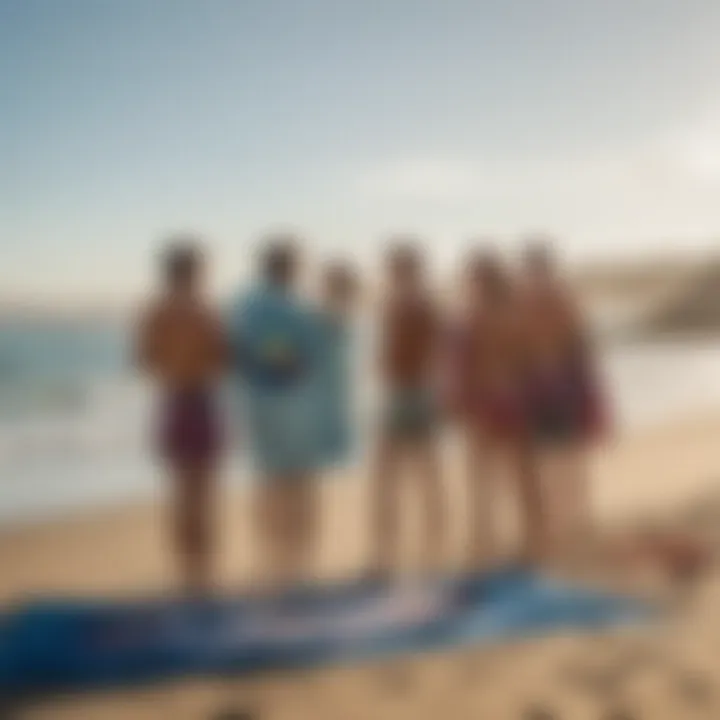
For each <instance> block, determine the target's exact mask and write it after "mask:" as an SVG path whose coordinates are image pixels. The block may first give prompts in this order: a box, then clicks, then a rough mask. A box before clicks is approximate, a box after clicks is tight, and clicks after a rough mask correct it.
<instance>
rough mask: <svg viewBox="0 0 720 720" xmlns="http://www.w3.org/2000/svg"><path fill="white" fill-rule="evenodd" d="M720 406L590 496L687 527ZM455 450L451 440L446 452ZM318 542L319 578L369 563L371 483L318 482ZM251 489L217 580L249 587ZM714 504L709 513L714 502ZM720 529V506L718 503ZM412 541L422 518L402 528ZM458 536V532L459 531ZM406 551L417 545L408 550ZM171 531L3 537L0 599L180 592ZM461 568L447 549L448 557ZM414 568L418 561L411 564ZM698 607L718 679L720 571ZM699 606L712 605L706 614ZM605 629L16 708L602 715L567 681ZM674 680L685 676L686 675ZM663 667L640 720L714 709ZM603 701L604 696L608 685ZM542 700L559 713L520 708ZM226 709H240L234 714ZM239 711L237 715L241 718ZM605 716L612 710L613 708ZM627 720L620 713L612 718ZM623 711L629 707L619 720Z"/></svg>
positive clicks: (605, 475) (122, 713) (86, 524)
mask: <svg viewBox="0 0 720 720" xmlns="http://www.w3.org/2000/svg"><path fill="white" fill-rule="evenodd" d="M718 437H720V414H710V415H705V416H701V417H695V418H692V419H689V420H686V421H683V422H676V423H674V424H671V425H667V426H664V427H662V428H657V429H653V430H646V431H644V432H638V433H635V434H634V435H628V436H624V437H619V438H617V439H616V440H614V441H613V442H612V443H610V444H609V445H608V447H606V448H604V449H603V450H602V451H600V452H598V453H597V456H596V457H595V458H594V471H593V494H594V500H595V508H596V512H597V515H598V518H599V519H600V521H601V523H602V524H603V525H605V526H609V525H612V524H613V523H631V524H632V523H633V522H634V521H635V519H636V518H642V517H646V516H647V515H648V514H655V515H658V516H666V517H668V518H670V519H672V518H675V519H676V520H677V521H678V522H681V521H682V518H681V516H680V511H681V509H682V508H684V507H686V506H687V505H688V504H692V503H693V502H697V499H698V498H702V497H706V496H707V497H709V498H712V497H717V495H718V490H719V489H720V482H719V481H720V452H718V448H717V442H718ZM448 452H449V453H450V454H452V453H451V449H449V451H448ZM458 467H459V463H458V462H457V459H456V458H452V457H449V458H448V468H449V470H450V472H449V473H448V475H449V483H450V485H451V492H450V495H451V507H450V508H449V511H450V513H451V514H452V517H453V519H456V520H458V522H454V523H453V526H455V527H459V526H460V522H459V521H460V520H461V515H460V513H461V510H462V493H461V492H460V486H459V483H458V482H457V480H458V478H457V477H456V476H455V475H456V473H453V472H452V470H454V469H457V468H458ZM322 492H323V502H324V511H325V523H326V524H325V527H324V531H323V533H324V542H323V543H322V552H321V556H320V558H319V561H318V574H319V575H322V576H337V575H345V574H351V573H352V572H353V571H354V569H356V568H357V567H359V566H360V564H361V563H362V561H363V557H364V553H365V546H366V540H367V538H366V537H364V518H365V486H364V484H363V478H362V477H360V476H359V474H355V475H345V476H338V477H334V478H329V479H328V481H327V482H326V483H325V484H324V485H323V489H322ZM250 507H251V505H250V496H249V494H248V492H246V491H234V492H233V494H230V493H228V494H226V495H223V496H222V498H221V499H220V501H219V502H218V508H219V514H220V518H221V528H220V538H219V546H220V553H219V562H220V566H219V574H220V577H221V578H222V583H223V585H224V586H226V587H236V586H242V585H243V584H246V583H248V582H250V581H251V578H252V572H253V561H254V554H253V539H252V533H251V531H250V528H249V523H248V517H249V515H248V513H249V510H250ZM706 507H707V508H708V512H712V507H711V506H710V504H709V501H708V503H706ZM717 519H718V523H719V524H720V513H718V518H717ZM407 535H408V537H409V538H410V541H411V539H412V513H410V518H409V522H408V533H407ZM454 539H455V541H456V545H457V544H458V543H459V542H460V540H461V537H460V536H459V535H458V536H457V537H455V538H454ZM408 557H410V558H411V557H412V546H411V545H409V555H408ZM170 560H171V558H170V556H169V554H168V548H167V546H166V544H165V541H164V516H163V508H162V507H161V506H151V505H143V506H130V507H123V508H112V509H106V510H97V511H93V512H92V513H90V512H88V513H85V514H79V515H75V516H72V517H69V518H67V519H62V520H53V521H51V522H46V523H41V524H38V523H36V524H33V525H27V526H24V527H15V528H12V529H5V530H3V531H1V532H0V567H1V568H2V574H1V575H0V596H1V597H2V600H3V602H4V603H8V602H12V601H14V600H17V599H19V598H22V597H23V596H25V595H27V594H35V593H53V594H62V593H71V594H102V595H116V596H118V595H123V594H126V595H143V594H152V593H158V592H163V591H167V590H170V589H171V588H172V585H173V573H172V571H173V566H172V563H171V562H170ZM448 560H449V562H450V563H452V561H453V558H452V557H449V559H448ZM409 562H412V560H410V561H409ZM706 584H707V589H705V590H703V592H702V593H701V594H700V596H699V600H700V602H699V603H698V606H697V607H696V608H695V609H693V610H692V612H689V613H688V614H687V617H684V618H683V619H682V622H683V626H684V628H683V630H682V632H681V633H680V638H681V641H682V646H683V648H684V649H683V650H682V652H680V651H678V658H679V660H680V661H681V663H685V664H686V665H687V666H688V668H690V669H692V670H693V672H700V673H710V675H709V676H708V677H709V678H710V679H711V680H712V683H713V684H714V682H715V680H716V679H720V667H719V666H718V663H717V661H716V653H717V649H718V644H717V643H718V642H720V622H718V618H717V613H716V612H715V611H714V607H713V606H716V605H717V601H718V600H720V578H718V582H714V580H713V579H712V578H711V579H710V580H708V581H707V583H706ZM703 608H704V609H703ZM610 644H611V641H610V638H608V637H601V638H598V637H595V638H593V637H571V636H567V637H552V638H547V639H543V640H537V641H532V642H527V643H523V644H521V645H517V644H513V645H510V644H506V645H502V646H499V647H494V648H483V647H480V648H478V649H475V650H470V651H469V650H462V651H458V652H455V653H443V654H442V655H437V656H433V657H417V658H409V659H404V660H393V661H392V662H389V663H388V662H384V663H383V664H382V665H375V666H365V667H357V668H339V669H330V670H323V671H318V672H312V673H309V674H305V675H303V676H302V677H301V676H296V675H293V676H290V675H288V676H287V677H274V678H268V679H260V680H252V681H244V680H232V681H224V682H219V681H214V682H209V681H208V682H184V683H181V684H172V685H165V686H163V687H159V688H153V689H146V690H138V691H133V692H131V693H122V694H108V693H105V694H101V695H94V696H89V697H83V698H75V699H68V700H63V701H57V702H54V703H53V704H52V705H46V706H42V707H37V708H34V709H30V710H28V711H27V712H23V713H20V714H17V715H14V716H13V717H22V718H48V720H61V719H62V718H72V720H84V719H85V718H87V719H88V720H95V718H97V719H98V720H104V719H108V720H109V719H111V718H119V719H120V718H122V719H125V718H127V719H128V720H130V719H132V720H141V719H143V718H148V719H150V718H152V719H153V720H156V719H159V718H174V719H177V720H181V719H184V718H187V719H188V720H194V719H196V718H197V719H200V718H211V717H213V713H217V712H218V711H220V710H222V709H223V708H224V707H226V706H228V705H232V704H233V703H235V704H236V707H239V708H251V709H253V710H254V711H257V712H258V715H257V717H262V718H272V719H273V720H275V719H276V718H277V719H278V720H279V719H280V718H288V720H290V719H293V720H294V719H300V718H329V719H333V720H344V719H345V718H348V719H350V718H358V719H362V718H368V719H372V720H375V719H376V718H385V717H388V718H390V717H392V718H404V717H408V718H410V717H412V718H425V717H427V718H431V717H432V718H436V717H438V715H439V714H440V713H444V715H445V716H446V717H448V718H492V720H503V719H504V718H508V719H510V718H531V717H536V718H538V719H539V718H541V717H547V718H550V717H552V718H568V719H569V720H584V718H587V719H588V720H595V719H597V720H603V719H604V718H605V717H606V716H605V715H603V714H602V712H603V711H602V708H603V707H604V706H605V705H607V703H608V702H609V700H608V698H604V699H599V698H598V696H597V693H596V694H595V695H593V693H592V692H589V691H587V690H586V689H583V688H582V687H580V686H579V685H578V683H573V682H572V681H570V680H568V678H566V677H565V676H564V673H565V674H567V672H566V671H567V670H568V668H570V669H572V668H577V667H578V666H579V664H581V663H583V662H586V661H587V662H588V663H590V664H591V665H592V664H593V663H595V664H597V663H600V664H602V663H603V662H605V663H606V664H607V663H608V662H610V663H611V662H612V659H610V660H608V659H607V657H605V659H603V657H604V656H607V654H608V652H609V650H608V647H609V645H610ZM676 679H677V678H676ZM671 680H672V678H670V679H668V673H666V672H663V671H661V670H655V671H653V670H652V669H649V670H648V671H647V672H642V673H637V678H636V677H635V676H634V675H633V677H632V678H631V682H629V687H628V692H627V694H626V696H625V701H626V702H627V703H629V706H630V707H632V708H635V709H636V710H634V711H633V712H635V711H636V712H637V714H633V715H628V716H627V717H632V718H652V720H664V719H665V718H672V720H682V718H688V719H690V718H698V720H699V719H700V718H708V720H710V719H711V718H717V717H720V703H719V704H715V705H713V704H712V700H711V699H708V698H700V699H698V698H697V697H693V698H688V697H684V696H683V692H682V688H680V689H678V687H676V685H677V682H675V681H671ZM601 695H602V693H601ZM535 705H540V706H546V707H547V708H548V709H549V710H551V711H552V713H554V714H552V715H547V716H545V715H532V714H523V713H527V712H529V708H531V706H535ZM228 717H230V716H228ZM238 717H239V716H238ZM607 717H608V720H609V717H611V716H607ZM617 717H618V718H619V717H621V716H619V715H618V716H617ZM622 717H625V716H622Z"/></svg>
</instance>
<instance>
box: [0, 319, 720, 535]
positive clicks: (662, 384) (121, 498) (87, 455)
mask: <svg viewBox="0 0 720 720" xmlns="http://www.w3.org/2000/svg"><path fill="white" fill-rule="evenodd" d="M129 338H130V325H129V324H125V323H122V322H106V323H92V324H90V323H80V322H78V323H63V324H59V323H54V324H52V323H39V322H28V321H18V322H15V323H12V324H7V323H6V324H5V325H3V326H2V327H0V524H6V523H9V522H17V521H22V520H25V519H28V518H35V517H45V516H48V515H55V514H58V513H63V512H67V511H73V510H77V509H81V508H83V507H87V506H92V505H107V504H116V503H121V502H129V501H133V500H136V499H143V498H148V497H152V496H153V495H156V494H158V493H162V491H163V483H162V481H161V469H160V468H158V467H157V465H156V463H155V462H154V461H153V455H152V429H153V417H154V412H155V402H154V398H153V395H152V392H151V390H150V388H149V387H148V386H147V385H146V384H144V382H143V381H142V379H141V378H139V377H138V374H137V372H136V370H135V368H134V367H133V364H132V353H131V352H130V342H129ZM358 340H359V341H358V343H357V351H356V355H357V363H356V377H355V387H356V389H357V390H358V392H357V393H356V395H357V397H358V398H359V399H360V400H361V402H359V403H358V411H357V413H358V425H359V426H360V427H361V428H363V429H367V428H368V427H369V425H370V422H371V418H372V417H373V416H374V413H375V411H376V410H375V406H376V404H377V403H376V400H377V392H376V388H375V387H374V385H373V383H372V374H371V373H370V372H369V371H368V368H369V367H370V365H371V358H372V357H373V355H374V353H373V352H372V351H371V344H372V343H371V331H370V329H369V327H366V328H364V329H363V330H362V331H361V334H360V337H359V338H358ZM601 361H602V362H601V364H602V369H603V374H604V377H605V379H606V381H607V386H608V389H609V392H610V396H611V400H612V406H613V410H614V414H615V418H616V420H617V422H618V423H619V424H620V426H621V429H622V428H625V429H633V428H638V427H649V426H652V425H653V424H662V423H665V422H668V421H671V420H674V419H678V420H679V419H681V418H682V417H683V416H684V415H688V416H689V415H692V414H693V413H696V412H699V411H703V410H706V409H710V408H712V407H715V406H720V342H706V343H693V344H645V345H632V346H630V345H628V346H620V345H616V346H606V347H604V348H603V349H602V351H601ZM230 394H231V393H228V396H229V395H230ZM230 406H231V403H229V405H228V408H227V413H228V415H227V420H228V422H229V423H233V422H234V420H233V418H234V415H233V413H232V412H231V409H230ZM231 438H232V439H233V440H234V442H233V444H232V448H231V450H232V452H231V456H230V459H229V462H228V464H227V466H226V469H225V478H224V479H225V482H226V483H228V484H233V483H242V482H246V481H247V479H248V477H249V476H250V472H249V470H248V467H247V463H246V462H245V454H244V448H243V433H242V427H240V426H238V425H237V424H236V425H233V426H232V429H231ZM362 455H363V445H362V443H360V446H359V454H358V456H357V457H356V458H355V462H361V461H362Z"/></svg>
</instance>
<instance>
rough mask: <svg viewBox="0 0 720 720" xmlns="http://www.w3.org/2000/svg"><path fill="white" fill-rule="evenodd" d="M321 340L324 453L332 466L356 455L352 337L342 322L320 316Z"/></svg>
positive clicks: (317, 379) (319, 370) (319, 367)
mask: <svg viewBox="0 0 720 720" xmlns="http://www.w3.org/2000/svg"><path fill="white" fill-rule="evenodd" d="M317 321H318V325H319V340H318V343H317V346H316V347H317V350H318V352H317V372H316V373H315V374H314V378H313V379H314V382H315V383H316V385H317V397H318V402H319V403H321V406H320V409H319V416H320V420H321V422H322V431H321V432H320V433H319V438H318V439H319V442H320V445H321V447H320V452H321V453H322V454H323V455H324V457H325V462H326V463H327V464H328V465H337V464H338V463H342V462H344V461H346V460H347V459H348V456H349V455H350V453H351V451H352V449H353V448H352V440H353V420H354V418H353V408H352V404H353V403H352V398H351V395H352V392H351V391H352V368H351V356H352V334H351V329H350V327H349V326H348V325H347V324H346V323H345V322H344V321H342V320H339V319H337V318H333V317H331V316H329V315H327V314H325V313H318V318H317Z"/></svg>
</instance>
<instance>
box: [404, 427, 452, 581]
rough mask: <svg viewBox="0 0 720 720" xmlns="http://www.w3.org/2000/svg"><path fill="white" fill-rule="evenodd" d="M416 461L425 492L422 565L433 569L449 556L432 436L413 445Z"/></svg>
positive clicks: (438, 473) (441, 493)
mask: <svg viewBox="0 0 720 720" xmlns="http://www.w3.org/2000/svg"><path fill="white" fill-rule="evenodd" d="M412 455H413V457H414V458H415V459H416V460H417V464H418V473H417V481H418V483H419V485H420V491H421V493H422V503H423V514H424V521H425V522H424V525H423V544H424V548H423V558H422V560H423V565H424V566H425V567H426V568H427V569H429V570H430V571H431V572H434V571H437V570H439V569H440V568H441V567H442V563H443V562H444V560H445V555H446V552H445V551H446V547H447V542H446V524H445V513H446V496H445V488H444V487H443V483H442V474H441V472H440V458H439V448H438V446H437V443H436V442H435V438H434V437H433V436H431V437H429V438H427V439H424V440H422V441H421V442H419V443H418V444H416V445H415V446H413V447H412Z"/></svg>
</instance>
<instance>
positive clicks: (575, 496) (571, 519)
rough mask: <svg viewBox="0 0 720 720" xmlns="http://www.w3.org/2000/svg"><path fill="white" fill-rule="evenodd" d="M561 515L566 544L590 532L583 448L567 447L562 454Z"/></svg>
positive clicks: (586, 472)
mask: <svg viewBox="0 0 720 720" xmlns="http://www.w3.org/2000/svg"><path fill="white" fill-rule="evenodd" d="M562 473H563V480H562V493H563V494H562V514H563V523H562V524H563V528H564V532H565V534H566V536H567V540H568V542H574V541H579V542H581V541H582V540H583V538H584V537H585V536H586V535H587V534H588V533H589V532H590V531H591V530H592V527H591V524H592V513H591V508H590V498H589V490H590V488H589V480H588V464H587V458H586V456H585V451H584V448H582V447H577V446H573V447H569V448H567V449H565V450H564V451H563V453H562Z"/></svg>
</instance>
